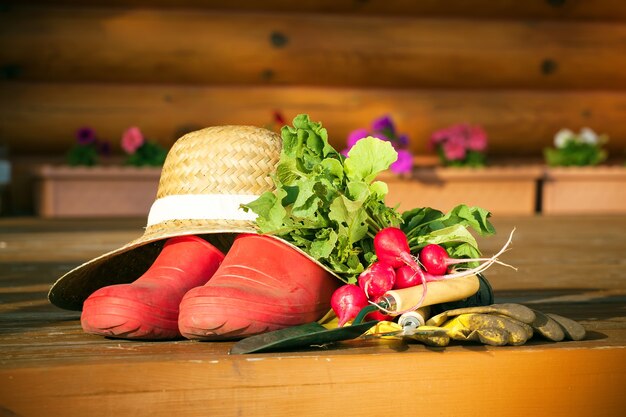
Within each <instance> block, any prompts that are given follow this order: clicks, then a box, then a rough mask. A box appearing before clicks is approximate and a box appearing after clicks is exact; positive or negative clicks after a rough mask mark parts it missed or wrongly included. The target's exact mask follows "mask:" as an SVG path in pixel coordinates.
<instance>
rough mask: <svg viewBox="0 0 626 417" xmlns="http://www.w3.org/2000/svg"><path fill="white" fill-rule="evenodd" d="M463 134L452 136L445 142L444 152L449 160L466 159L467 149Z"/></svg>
mask: <svg viewBox="0 0 626 417" xmlns="http://www.w3.org/2000/svg"><path fill="white" fill-rule="evenodd" d="M464 142H465V140H464V138H463V136H452V137H450V138H448V140H447V141H446V142H445V143H443V145H442V147H443V154H444V155H445V157H446V159H447V160H449V161H462V160H463V159H465V154H466V149H465V143H464Z"/></svg>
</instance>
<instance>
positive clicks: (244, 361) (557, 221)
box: [0, 216, 626, 417]
mask: <svg viewBox="0 0 626 417" xmlns="http://www.w3.org/2000/svg"><path fill="white" fill-rule="evenodd" d="M493 222H494V224H495V226H496V228H497V230H498V232H499V233H498V234H497V235H496V236H494V237H490V238H486V239H481V240H480V242H481V248H482V249H483V251H484V252H485V253H486V254H489V253H493V252H495V251H497V249H498V248H499V247H500V246H501V245H502V244H503V243H504V241H505V240H506V237H507V235H508V233H509V231H510V230H511V229H512V228H513V227H515V228H516V232H515V235H514V239H513V245H512V249H511V250H510V251H508V252H507V253H506V254H505V255H504V256H503V258H502V260H504V261H506V262H508V263H510V264H513V265H515V266H516V267H517V268H518V270H517V271H513V270H511V269H508V268H504V267H501V266H494V267H493V268H492V269H490V270H489V271H488V272H487V274H486V276H487V277H488V278H489V280H490V282H491V284H492V286H493V287H494V289H495V292H496V301H497V302H519V303H522V304H526V305H529V306H531V307H533V308H535V309H538V310H541V311H544V312H553V313H557V314H561V315H565V316H567V317H570V318H573V319H575V320H578V321H580V322H581V323H582V324H583V325H584V326H585V328H586V329H587V332H588V335H587V338H586V339H585V340H583V341H579V342H571V341H570V342H560V343H549V342H546V341H543V340H539V339H535V338H534V339H532V340H531V341H529V342H528V343H527V344H526V345H523V346H518V347H512V346H506V347H486V346H482V345H472V344H454V345H451V346H448V347H446V348H430V347H425V346H423V345H420V344H406V343H403V342H398V341H395V342H390V341H386V342H376V341H369V340H368V341H358V340H356V341H351V342H344V343H341V344H338V345H335V346H327V347H324V348H315V349H309V350H306V351H301V352H292V353H267V354H255V355H241V356H238V355H228V350H229V348H230V347H231V346H232V343H231V342H219V343H218V342H192V341H187V340H180V341H174V342H135V341H125V340H114V339H107V338H103V337H99V336H94V335H88V334H85V333H83V332H82V330H81V327H80V323H79V312H72V311H64V310H60V309H58V308H56V307H54V306H52V305H50V304H49V303H48V301H47V299H46V294H47V290H48V288H49V286H50V284H51V283H52V282H54V281H55V280H56V279H57V278H58V277H59V276H60V275H62V274H63V273H64V272H66V271H67V270H69V269H71V268H72V267H74V266H76V265H78V264H80V263H82V262H84V261H86V260H88V259H90V258H92V257H95V256H97V255H100V254H102V253H104V252H106V251H108V250H111V249H114V248H116V247H119V246H121V245H122V244H124V243H126V242H128V241H130V240H132V239H134V238H136V237H138V236H139V235H140V234H141V230H142V229H141V228H142V226H143V220H142V219H123V220H113V219H111V220H107V219H101V220H45V221H44V220H41V219H32V218H12V219H0V416H131V415H132V416H135V415H137V416H139V415H150V416H153V417H157V416H168V417H171V416H172V415H176V417H182V416H201V415H202V416H204V415H217V416H221V415H225V416H227V415H237V416H294V415H311V416H322V415H323V416H327V415H331V414H332V415H346V416H349V415H355V416H367V415H372V416H373V415H376V416H404V415H406V416H409V415H410V416H415V415H428V416H435V415H440V416H456V415H464V416H490V415H498V416H517V415H520V416H521V415H524V416H568V417H572V416H619V415H626V303H625V301H626V272H625V271H624V269H625V268H626V256H625V253H626V217H624V216H620V217H615V216H614V217H595V216H578V217H566V216H563V217H503V218H494V219H493Z"/></svg>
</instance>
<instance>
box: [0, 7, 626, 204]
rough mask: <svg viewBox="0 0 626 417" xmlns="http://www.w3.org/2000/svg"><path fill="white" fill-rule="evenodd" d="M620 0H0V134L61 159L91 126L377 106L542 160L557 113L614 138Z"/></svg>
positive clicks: (346, 118) (160, 124)
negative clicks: (461, 125) (484, 136)
mask: <svg viewBox="0 0 626 417" xmlns="http://www.w3.org/2000/svg"><path fill="white" fill-rule="evenodd" d="M625 68H626V2H623V1H619V0H595V1H585V0H528V1H515V0H501V1H495V2H494V1H490V0H468V1H464V0H448V1H445V2H444V1H436V0H422V1H409V0H384V1H382V0H381V1H378V0H369V1H368V0H320V1H313V0H308V1H307V0H301V1H298V2H293V1H288V0H268V1H264V2H257V1H254V0H246V1H237V0H216V1H209V0H206V1H202V0H128V1H123V0H109V1H105V0H94V1H90V2H83V1H79V0H64V1H63V0H60V1H52V0H49V1H45V0H40V1H17V0H9V1H3V2H1V6H0V78H1V81H0V144H2V145H4V146H5V147H7V148H8V149H9V151H10V155H11V158H13V159H14V160H15V161H16V162H15V165H17V167H18V169H17V170H16V174H17V175H16V176H15V179H14V183H13V186H12V193H11V196H12V199H13V203H12V206H13V208H12V211H13V212H15V213H28V211H29V210H30V208H29V204H30V201H29V198H28V197H27V195H29V192H28V186H29V184H30V183H29V182H28V180H27V175H26V172H27V170H26V169H24V168H20V167H22V166H23V165H24V164H20V161H26V160H27V161H33V160H47V159H53V158H62V155H63V154H64V153H65V152H66V151H67V149H68V148H69V147H70V146H71V145H72V144H73V142H74V132H75V130H76V129H77V128H79V127H81V126H91V127H92V128H94V129H95V130H96V132H97V134H98V136H99V137H101V138H104V139H107V140H109V141H111V142H112V143H113V145H114V151H118V152H119V138H120V136H121V133H122V131H123V130H124V129H126V128H127V127H129V126H131V125H136V126H139V127H140V128H141V129H142V131H143V132H144V134H145V135H146V136H147V137H149V138H151V139H153V140H156V141H158V142H160V143H161V144H163V145H165V146H170V145H171V144H172V143H173V142H174V140H175V139H176V138H178V137H179V136H180V135H181V134H182V133H184V132H186V131H189V130H192V129H195V128H200V127H205V126H210V125H216V124H252V125H258V126H264V125H267V124H268V123H270V122H271V118H272V112H273V111H275V110H279V111H281V112H282V113H283V114H284V115H285V117H286V119H287V120H288V121H290V120H291V118H292V117H293V116H295V115H296V114H298V113H308V114H310V115H311V117H312V119H314V120H319V121H322V122H323V124H324V126H325V127H326V128H327V129H328V131H329V135H330V140H331V143H332V144H333V145H335V146H336V147H338V148H341V147H342V146H343V143H344V142H345V138H346V136H347V134H348V133H349V132H350V131H351V130H353V129H356V128H360V127H367V126H368V125H369V123H370V122H371V120H372V119H374V118H376V117H378V116H380V115H382V114H390V115H392V116H393V118H394V120H395V121H396V123H397V125H398V128H399V130H400V131H402V132H405V133H408V134H409V136H410V140H411V147H412V150H413V151H414V152H415V153H417V154H423V153H426V152H427V147H426V142H427V140H428V137H429V135H430V133H431V132H432V131H433V130H435V129H438V128H441V127H444V126H447V125H449V124H453V123H458V122H469V123H477V124H481V125H482V126H483V127H484V128H485V129H486V131H487V133H488V135H489V138H490V155H491V156H492V157H496V158H497V157H511V156H515V157H528V158H541V151H542V149H543V148H544V147H545V146H548V145H550V144H551V143H552V138H553V135H554V133H555V132H556V131H557V130H558V129H560V128H562V127H569V128H571V129H575V130H577V129H579V128H581V127H584V126H588V127H591V128H592V129H594V130H596V131H597V132H599V133H606V134H608V135H609V136H610V138H611V139H610V142H609V146H608V149H609V152H610V154H611V155H612V156H615V157H618V158H619V159H620V160H622V161H623V159H624V149H625V148H626V123H624V119H626V118H625V117H624V116H626V92H625V91H626V71H625V70H624V69H625Z"/></svg>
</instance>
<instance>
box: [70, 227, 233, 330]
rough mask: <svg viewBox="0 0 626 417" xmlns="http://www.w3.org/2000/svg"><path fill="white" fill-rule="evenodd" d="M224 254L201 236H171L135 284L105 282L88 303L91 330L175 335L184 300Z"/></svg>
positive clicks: (86, 321)
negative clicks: (180, 308) (108, 283)
mask: <svg viewBox="0 0 626 417" xmlns="http://www.w3.org/2000/svg"><path fill="white" fill-rule="evenodd" d="M223 259H224V254H223V253H222V252H220V251H219V250H218V249H217V248H215V247H214V246H213V245H211V244H210V243H209V242H207V241H206V240H204V239H201V238H199V237H197V236H180V237H174V238H170V239H168V241H167V242H166V243H165V245H164V246H163V250H162V251H161V253H160V254H159V256H158V257H157V259H156V260H155V261H154V263H153V264H152V266H151V267H150V268H149V269H148V270H147V271H146V272H145V273H144V274H143V275H142V276H141V277H140V278H138V279H137V280H135V281H134V282H132V283H130V284H117V285H110V286H107V287H103V288H100V289H99V290H97V291H95V292H94V293H93V294H91V295H90V296H89V297H88V298H87V300H85V303H84V304H83V312H82V314H81V318H80V322H81V325H82V327H83V330H84V331H85V332H87V333H93V334H98V335H102V336H111V337H119V338H124V339H152V340H155V339H175V338H177V337H180V333H179V332H178V309H179V305H180V300H181V299H182V298H183V296H184V295H185V293H186V292H187V291H189V290H190V289H191V288H193V287H197V286H201V285H204V284H206V283H207V281H208V280H209V278H211V277H212V276H213V274H214V273H215V271H216V270H217V268H218V267H219V265H220V263H221V262H222V260H223Z"/></svg>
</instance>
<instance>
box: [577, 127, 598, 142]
mask: <svg viewBox="0 0 626 417" xmlns="http://www.w3.org/2000/svg"><path fill="white" fill-rule="evenodd" d="M579 138H580V140H581V142H583V143H588V144H590V145H596V144H597V143H598V135H597V134H596V132H594V131H593V130H591V129H589V128H588V127H583V128H582V129H580V135H579Z"/></svg>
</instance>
